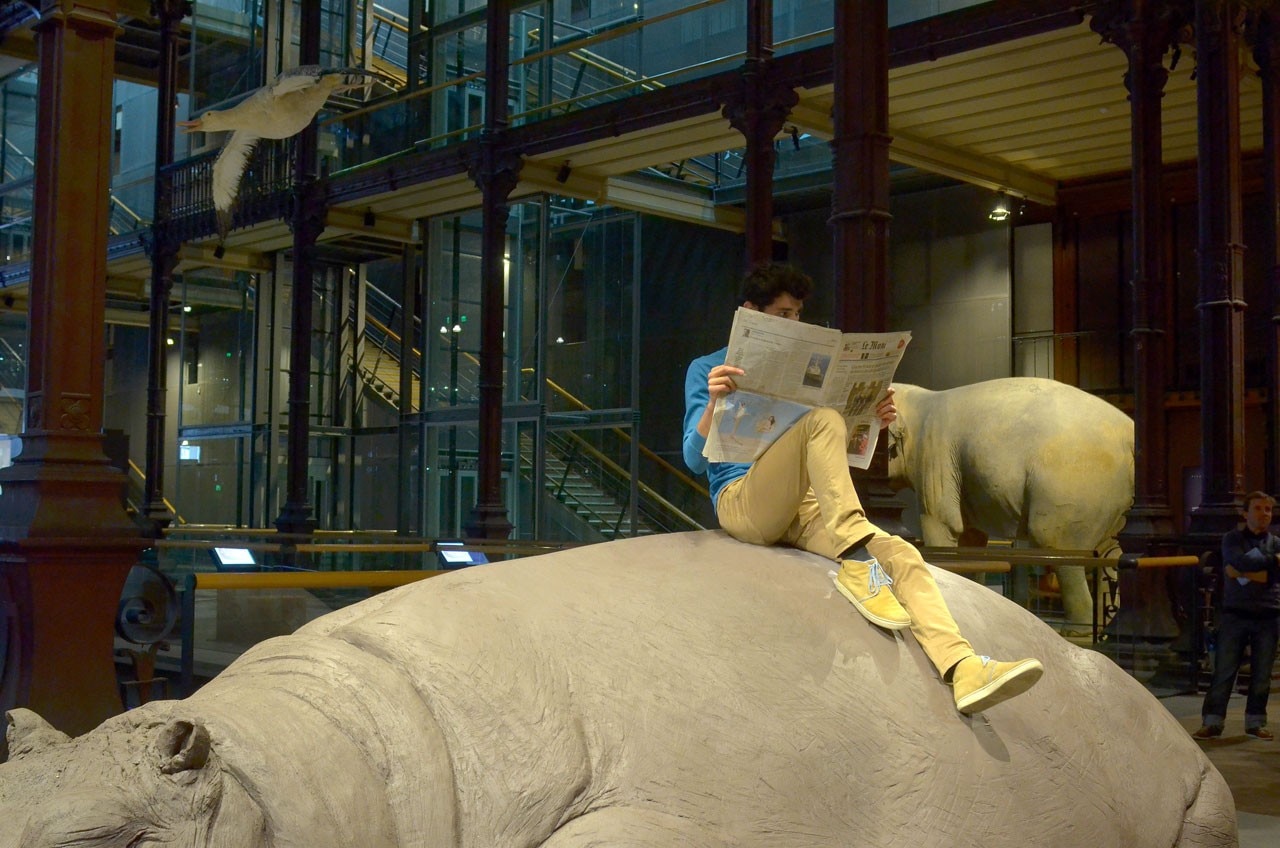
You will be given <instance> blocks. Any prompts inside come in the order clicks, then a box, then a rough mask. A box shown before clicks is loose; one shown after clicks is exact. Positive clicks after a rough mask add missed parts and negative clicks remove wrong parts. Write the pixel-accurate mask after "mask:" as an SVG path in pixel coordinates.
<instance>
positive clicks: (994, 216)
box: [987, 191, 1010, 221]
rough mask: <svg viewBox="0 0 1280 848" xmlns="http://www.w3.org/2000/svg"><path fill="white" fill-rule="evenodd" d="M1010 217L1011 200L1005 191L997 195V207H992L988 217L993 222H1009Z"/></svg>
mask: <svg viewBox="0 0 1280 848" xmlns="http://www.w3.org/2000/svg"><path fill="white" fill-rule="evenodd" d="M1009 215H1010V212H1009V198H1008V196H1007V195H1006V194H1005V193H1004V192H1003V191H1001V192H998V193H997V194H996V205H995V206H992V207H991V211H990V212H988V213H987V217H988V218H990V219H991V220H992V221H1007V220H1009Z"/></svg>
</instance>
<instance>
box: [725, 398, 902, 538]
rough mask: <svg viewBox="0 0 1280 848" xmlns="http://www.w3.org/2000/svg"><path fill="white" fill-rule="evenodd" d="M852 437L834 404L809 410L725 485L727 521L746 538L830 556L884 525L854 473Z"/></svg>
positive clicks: (733, 532) (728, 527)
mask: <svg viewBox="0 0 1280 848" xmlns="http://www.w3.org/2000/svg"><path fill="white" fill-rule="evenodd" d="M846 436H847V434H846V431H845V426H844V419H842V418H841V417H840V413H838V412H836V411H835V410H834V409H830V408H827V407H822V408H819V409H815V410H813V411H812V412H809V413H807V414H806V415H805V416H804V417H802V418H801V419H800V420H799V421H797V422H796V423H795V425H793V426H792V427H791V429H790V430H788V431H787V432H786V433H784V434H783V435H782V437H781V438H779V439H778V441H776V442H774V443H773V444H772V445H770V446H769V448H768V450H766V451H765V452H764V454H763V455H762V456H761V457H760V458H759V459H757V460H756V461H755V463H753V464H752V466H751V470H750V471H748V472H747V473H746V475H745V476H743V477H740V478H739V479H737V480H735V481H734V482H732V483H730V484H729V485H728V486H726V487H725V488H724V490H723V491H721V492H720V497H719V499H718V501H717V503H716V517H717V518H718V519H719V520H720V526H721V527H723V528H724V529H725V531H726V532H727V533H729V535H731V536H733V537H734V538H735V539H739V540H741V541H744V542H750V543H752V544H757V545H772V544H776V543H779V542H783V543H785V544H791V545H795V546H796V547H799V548H803V549H804V550H808V551H813V552H814V553H817V554H820V555H822V556H826V557H829V558H831V559H835V558H837V557H838V556H839V554H840V553H841V552H842V551H844V550H845V549H847V548H849V547H852V546H853V545H855V544H857V543H859V542H861V541H862V540H863V539H866V538H867V537H868V536H871V535H873V534H874V533H877V532H879V530H878V528H877V527H876V526H875V525H874V524H872V523H871V522H870V521H868V520H867V517H866V514H865V513H864V512H863V509H862V502H861V501H860V500H858V494H857V492H855V491H854V488H853V480H852V479H850V477H849V466H848V462H847V460H846V458H845V442H846ZM819 518H820V519H821V520H820V522H819V520H818V519H819Z"/></svg>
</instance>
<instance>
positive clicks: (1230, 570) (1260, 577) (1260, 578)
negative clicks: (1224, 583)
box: [1223, 565, 1267, 583]
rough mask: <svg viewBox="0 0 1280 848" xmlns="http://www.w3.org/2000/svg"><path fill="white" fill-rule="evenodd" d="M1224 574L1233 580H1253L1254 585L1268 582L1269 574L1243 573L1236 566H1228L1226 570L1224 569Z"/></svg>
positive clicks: (1262, 572) (1261, 572) (1264, 572)
mask: <svg viewBox="0 0 1280 848" xmlns="http://www.w3.org/2000/svg"><path fill="white" fill-rule="evenodd" d="M1223 573H1224V574H1226V575H1227V577H1230V578H1231V579H1232V580H1240V579H1242V578H1243V579H1244V580H1252V581H1253V582H1254V583H1266V582H1267V572H1266V571H1265V570H1264V571H1241V570H1240V569H1238V568H1236V567H1235V566H1234V565H1228V566H1227V567H1226V568H1224V569H1223Z"/></svg>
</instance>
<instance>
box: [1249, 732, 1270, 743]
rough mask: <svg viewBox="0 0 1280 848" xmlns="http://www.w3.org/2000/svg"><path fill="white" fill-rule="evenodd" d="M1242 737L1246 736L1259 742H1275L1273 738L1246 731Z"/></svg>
mask: <svg viewBox="0 0 1280 848" xmlns="http://www.w3.org/2000/svg"><path fill="white" fill-rule="evenodd" d="M1244 735H1245V736H1248V737H1249V738H1250V739H1257V740H1258V741H1259V742H1272V741H1274V740H1275V736H1259V735H1258V734H1256V733H1250V732H1249V731H1247V730H1246V731H1245V732H1244Z"/></svg>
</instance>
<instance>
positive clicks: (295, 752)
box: [0, 531, 1236, 848]
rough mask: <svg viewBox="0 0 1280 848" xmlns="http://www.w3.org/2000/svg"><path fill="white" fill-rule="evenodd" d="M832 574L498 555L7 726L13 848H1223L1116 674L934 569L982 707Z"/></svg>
mask: <svg viewBox="0 0 1280 848" xmlns="http://www.w3.org/2000/svg"><path fill="white" fill-rule="evenodd" d="M831 566H832V564H831V563H829V562H827V561H825V560H822V559H820V558H818V557H816V556H814V555H812V554H808V553H804V552H801V551H796V550H791V549H782V548H766V547H754V546H750V545H745V544H742V543H739V542H736V541H733V540H732V539H729V538H728V537H727V536H725V535H724V534H722V533H720V532H717V531H705V532H700V533H687V534H677V535H670V536H652V537H646V538H638V539H628V540H623V541H618V542H611V543H607V544H600V545H594V546H590V547H582V548H576V549H572V550H568V551H563V552H559V553H554V554H549V555H546V556H542V557H536V558H530V559H526V560H521V561H517V562H510V563H504V564H499V565H492V566H481V567H477V568H472V569H468V570H466V571H462V572H455V573H452V574H450V575H447V576H444V577H440V578H436V579H432V580H428V581H424V582H422V583H419V584H416V585H413V586H408V587H405V588H403V589H398V590H395V591H391V592H387V593H385V594H382V595H378V596H376V597H374V598H371V599H369V600H367V601H365V602H363V603H360V604H357V605H355V606H352V607H349V608H347V609H344V610H340V611H338V612H335V613H332V614H330V615H327V616H325V617H323V618H320V619H317V620H316V621H314V622H312V623H310V624H308V625H306V626H304V627H303V628H301V629H300V630H298V631H297V633H295V634H294V635H292V636H285V637H279V638H275V639H271V640H268V641H266V642H264V643H262V644H260V645H258V646H256V647H255V648H253V649H252V650H250V651H249V652H248V653H246V654H245V655H244V656H242V657H241V658H240V659H238V660H237V661H236V662H234V663H233V664H232V665H231V666H229V667H228V668H227V669H226V670H225V671H224V672H223V673H222V674H221V675H219V676H218V677H217V678H215V679H214V680H212V681H211V682H209V683H208V684H207V685H205V686H204V688H202V689H201V690H200V691H198V692H197V693H195V694H194V695H192V696H191V697H189V698H187V699H186V700H183V701H164V702H158V703H152V704H148V705H146V706H143V707H140V708H138V709H135V710H133V711H131V712H128V713H125V714H124V715H121V716H118V717H115V718H112V719H110V720H108V721H107V722H105V723H103V724H102V725H100V726H99V727H98V728H97V729H95V730H93V731H91V732H89V733H87V734H85V735H83V736H81V737H78V738H76V739H71V740H67V739H66V738H65V737H61V736H60V734H58V733H57V732H56V731H54V730H52V729H51V728H49V727H48V726H47V725H43V724H42V723H41V722H40V721H39V719H38V718H37V717H35V716H34V714H32V713H29V712H26V711H16V712H14V713H13V714H11V715H10V724H11V727H10V733H9V743H8V744H9V757H10V759H9V762H6V763H4V764H3V765H0V848H16V846H22V848H62V846H73V845H74V846H77V848H85V847H86V846H94V848H98V847H99V846H100V848H110V846H119V848H126V846H144V845H145V846H162V845H174V846H202V847H203V846H218V848H221V847H222V846H226V848H231V846H235V848H244V846H272V848H285V847H286V846H288V847H289V848H339V846H342V847H343V848H349V846H362V848H365V847H366V846H371V847H372V848H381V847H382V846H402V847H403V848H407V846H422V848H427V847H428V846H431V848H435V846H451V848H452V847H453V846H458V847H459V848H461V846H466V848H494V846H542V848H586V846H605V845H627V846H641V848H645V846H649V848H660V847H661V848H671V846H701V848H713V846H714V848H729V846H734V847H735V848H765V846H768V848H800V846H807V847H808V848H816V846H823V847H824V848H826V846H833V845H868V846H872V845H874V846H894V847H895V848H897V847H900V848H905V846H920V845H948V846H983V848H1001V846H1009V848H1012V846H1018V848H1021V846H1025V845H1036V846H1045V848H1051V847H1052V846H1072V848H1077V846H1081V845H1088V846H1090V848H1108V846H1116V848H1119V846H1124V848H1147V846H1150V847H1151V848H1155V846H1160V848H1168V846H1182V848H1189V846H1230V845H1235V844H1236V823H1235V812H1234V807H1233V803H1232V799H1231V795H1230V792H1229V790H1228V789H1227V787H1226V784H1225V783H1224V782H1223V780H1222V777H1221V775H1219V773H1218V772H1217V771H1216V770H1215V769H1214V767H1213V766H1212V765H1211V764H1210V763H1209V761H1208V760H1207V759H1206V758H1205V756H1204V755H1203V754H1202V753H1201V752H1200V750H1199V749H1198V748H1197V746H1196V745H1195V744H1194V743H1193V742H1192V741H1191V740H1190V739H1189V737H1188V736H1187V734H1186V733H1185V732H1184V731H1183V730H1182V728H1181V727H1180V726H1179V725H1178V723H1177V722H1176V721H1175V720H1174V719H1173V718H1172V717H1171V716H1170V715H1169V714H1168V713H1167V712H1166V711H1165V710H1164V709H1163V708H1162V707H1161V706H1160V705H1159V704H1158V703H1157V701H1156V700H1155V699H1154V698H1153V697H1152V696H1151V695H1149V694H1148V693H1147V692H1146V691H1145V690H1144V689H1143V688H1142V687H1141V686H1140V685H1139V684H1137V683H1136V682H1134V681H1133V680H1131V679H1130V678H1129V677H1127V676H1126V675H1125V674H1124V673H1123V672H1122V671H1120V669H1119V668H1117V667H1116V666H1114V665H1113V664H1112V663H1111V662H1110V661H1109V660H1107V659H1105V658H1104V657H1101V656H1100V655H1098V654H1096V653H1092V652H1089V651H1086V650H1082V649H1079V648H1076V647H1074V646H1072V645H1070V644H1068V643H1067V642H1066V641H1064V640H1063V639H1061V638H1060V637H1059V636H1057V635H1056V634H1055V633H1054V632H1053V631H1052V630H1050V629H1049V628H1048V627H1046V626H1044V625H1042V624H1041V623H1040V622H1039V621H1037V620H1036V619H1035V618H1034V617H1032V616H1031V615H1030V614H1028V613H1027V612H1025V611H1024V610H1022V609H1020V608H1019V607H1017V606H1016V605H1015V604H1013V603H1012V602H1009V601H1006V600H1005V599H1003V598H1001V597H1000V596H999V595H998V594H996V593H994V592H992V591H991V590H989V589H987V588H985V587H982V586H979V585H977V584H975V583H972V582H971V581H968V580H964V579H960V578H956V577H953V576H952V575H949V574H947V573H945V572H941V571H936V572H935V573H936V576H937V578H938V581H939V584H940V585H941V587H942V591H943V593H944V594H945V596H946V598H947V601H948V603H949V604H950V606H951V608H952V610H953V612H954V614H955V617H956V619H957V620H958V621H959V623H960V625H961V627H962V628H963V629H964V631H965V632H966V634H967V635H968V637H969V638H970V640H971V641H973V642H974V644H975V647H977V649H978V650H980V651H983V652H986V653H991V654H999V655H1002V656H1011V655H1017V656H1024V655H1031V656H1037V657H1039V658H1040V659H1041V660H1043V662H1044V665H1045V669H1046V671H1045V675H1044V678H1043V679H1042V680H1041V681H1040V682H1039V684H1037V685H1036V686H1035V687H1034V688H1033V689H1031V690H1030V691H1029V692H1027V693H1026V694H1023V695H1021V696H1019V697H1017V698H1014V699H1013V700H1010V701H1007V702H1005V703H1003V704H1000V705H999V706H997V707H994V708H992V709H991V710H990V711H989V712H988V713H986V714H984V715H976V716H972V717H966V716H963V715H961V714H959V713H957V712H956V710H955V707H954V703H953V700H952V697H951V693H950V692H949V691H948V689H947V688H946V687H945V686H944V685H943V684H942V683H941V682H940V681H939V680H938V677H937V675H936V673H935V672H934V670H933V668H932V667H931V666H930V665H929V662H928V660H927V659H926V658H925V657H924V655H923V653H922V652H921V651H920V649H919V647H918V646H917V644H916V643H915V641H914V639H913V638H912V637H911V636H910V635H909V634H896V635H895V634H893V633H890V632H888V631H885V630H881V629H879V628H876V627H875V626H873V625H871V624H869V623H868V622H867V621H865V620H864V619H863V618H862V617H861V616H860V615H858V613H857V612H856V611H855V610H854V608H853V607H852V606H850V605H849V603H848V602H847V601H845V600H844V599H843V597H841V596H840V595H839V594H836V593H835V591H834V589H833V587H832V584H831V581H830V579H829V576H828V570H829V569H830V568H831Z"/></svg>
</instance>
